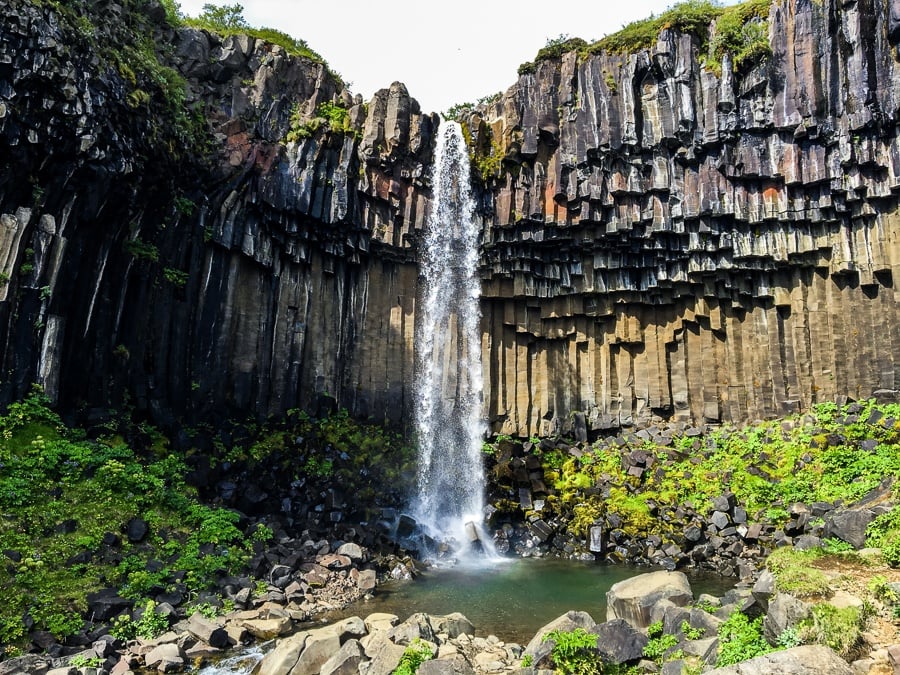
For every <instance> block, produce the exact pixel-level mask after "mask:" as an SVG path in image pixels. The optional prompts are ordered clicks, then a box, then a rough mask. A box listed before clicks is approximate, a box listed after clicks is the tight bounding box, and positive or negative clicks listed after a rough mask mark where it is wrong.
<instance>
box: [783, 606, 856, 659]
mask: <svg viewBox="0 0 900 675" xmlns="http://www.w3.org/2000/svg"><path fill="white" fill-rule="evenodd" d="M866 623H867V616H866V613H865V612H864V611H863V610H862V609H861V608H859V607H844V608H840V609H839V608H837V607H835V606H833V605H829V604H828V603H822V604H819V605H815V606H813V608H812V610H811V611H810V615H809V617H808V618H806V619H804V620H803V621H801V622H800V624H799V626H798V632H799V637H800V640H801V641H802V642H804V643H806V644H811V643H815V644H821V645H827V646H828V647H831V649H833V650H834V651H835V652H837V653H838V655H839V656H841V657H842V658H844V659H848V658H849V657H851V656H852V655H853V654H854V652H855V650H856V648H857V646H858V645H859V643H860V640H861V633H862V631H863V629H864V628H865V626H866Z"/></svg>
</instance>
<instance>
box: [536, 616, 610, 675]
mask: <svg viewBox="0 0 900 675" xmlns="http://www.w3.org/2000/svg"><path fill="white" fill-rule="evenodd" d="M547 640H553V643H554V644H553V649H552V650H551V651H550V658H551V659H552V660H553V663H554V665H555V666H556V671H557V672H558V673H567V674H570V675H595V674H597V673H601V672H603V670H602V663H601V661H600V656H599V655H598V653H597V635H596V634H594V633H588V632H587V631H586V630H585V629H584V628H576V629H575V630H571V631H564V630H554V631H551V632H549V633H547V634H546V635H545V636H544V641H545V642H546V641H547Z"/></svg>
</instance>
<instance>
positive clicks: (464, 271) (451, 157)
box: [415, 121, 492, 552]
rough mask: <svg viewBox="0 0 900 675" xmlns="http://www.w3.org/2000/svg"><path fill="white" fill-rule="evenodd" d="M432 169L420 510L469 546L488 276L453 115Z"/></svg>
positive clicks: (421, 325)
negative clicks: (482, 268) (484, 279)
mask: <svg viewBox="0 0 900 675" xmlns="http://www.w3.org/2000/svg"><path fill="white" fill-rule="evenodd" d="M432 171H433V173H432V184H433V186H434V201H433V210H432V213H431V215H430V217H429V218H428V219H427V222H426V226H425V232H424V241H423V246H422V262H421V268H420V278H419V282H420V284H421V286H422V295H421V298H422V299H421V304H420V309H419V311H418V312H417V315H418V316H417V320H418V325H417V332H416V369H417V386H416V402H415V408H416V409H415V419H416V432H417V439H418V448H419V474H418V498H417V505H416V516H417V519H418V520H419V522H420V523H421V524H422V525H424V526H425V527H427V528H429V529H430V530H431V532H430V534H431V535H432V536H434V537H436V538H438V539H443V540H447V539H455V540H456V541H457V542H458V543H459V545H460V548H461V549H462V551H461V552H464V550H465V548H466V547H467V546H469V544H471V543H473V540H474V539H475V538H476V536H477V538H478V539H480V540H481V547H482V548H492V547H490V544H491V542H490V540H489V538H487V537H484V536H482V534H481V523H482V520H483V518H484V514H483V512H484V489H485V488H484V466H483V460H482V456H481V446H482V442H483V439H484V429H485V426H484V421H483V418H482V388H483V384H484V383H483V379H482V369H481V329H480V323H481V311H480V308H479V300H480V297H481V282H480V280H479V278H478V275H477V265H478V238H479V226H478V223H477V222H476V220H475V209H474V202H473V200H472V193H471V188H470V185H469V156H468V152H467V149H466V144H465V142H464V140H463V135H462V130H461V129H460V126H459V124H457V123H456V122H448V121H443V122H441V126H440V129H439V133H438V142H437V150H436V155H435V163H434V168H433V170H432Z"/></svg>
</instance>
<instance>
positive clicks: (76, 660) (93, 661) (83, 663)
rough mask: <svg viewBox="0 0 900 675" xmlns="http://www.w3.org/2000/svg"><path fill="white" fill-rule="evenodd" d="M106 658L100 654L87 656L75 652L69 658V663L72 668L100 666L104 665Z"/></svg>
mask: <svg viewBox="0 0 900 675" xmlns="http://www.w3.org/2000/svg"><path fill="white" fill-rule="evenodd" d="M103 661H104V659H103V658H102V657H100V656H85V655H84V654H75V656H73V657H72V658H71V659H69V665H70V666H71V667H72V668H99V667H100V666H102V665H103Z"/></svg>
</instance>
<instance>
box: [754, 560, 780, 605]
mask: <svg viewBox="0 0 900 675" xmlns="http://www.w3.org/2000/svg"><path fill="white" fill-rule="evenodd" d="M750 592H751V593H752V594H753V598H754V600H756V602H758V603H759V606H760V607H762V608H763V609H764V610H765V609H768V608H769V601H770V600H771V599H772V596H773V595H775V575H774V574H772V573H771V572H770V571H769V570H763V572H762V573H761V574H760V575H759V578H758V579H757V580H756V583H754V584H753V588H752V589H751V590H750Z"/></svg>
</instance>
